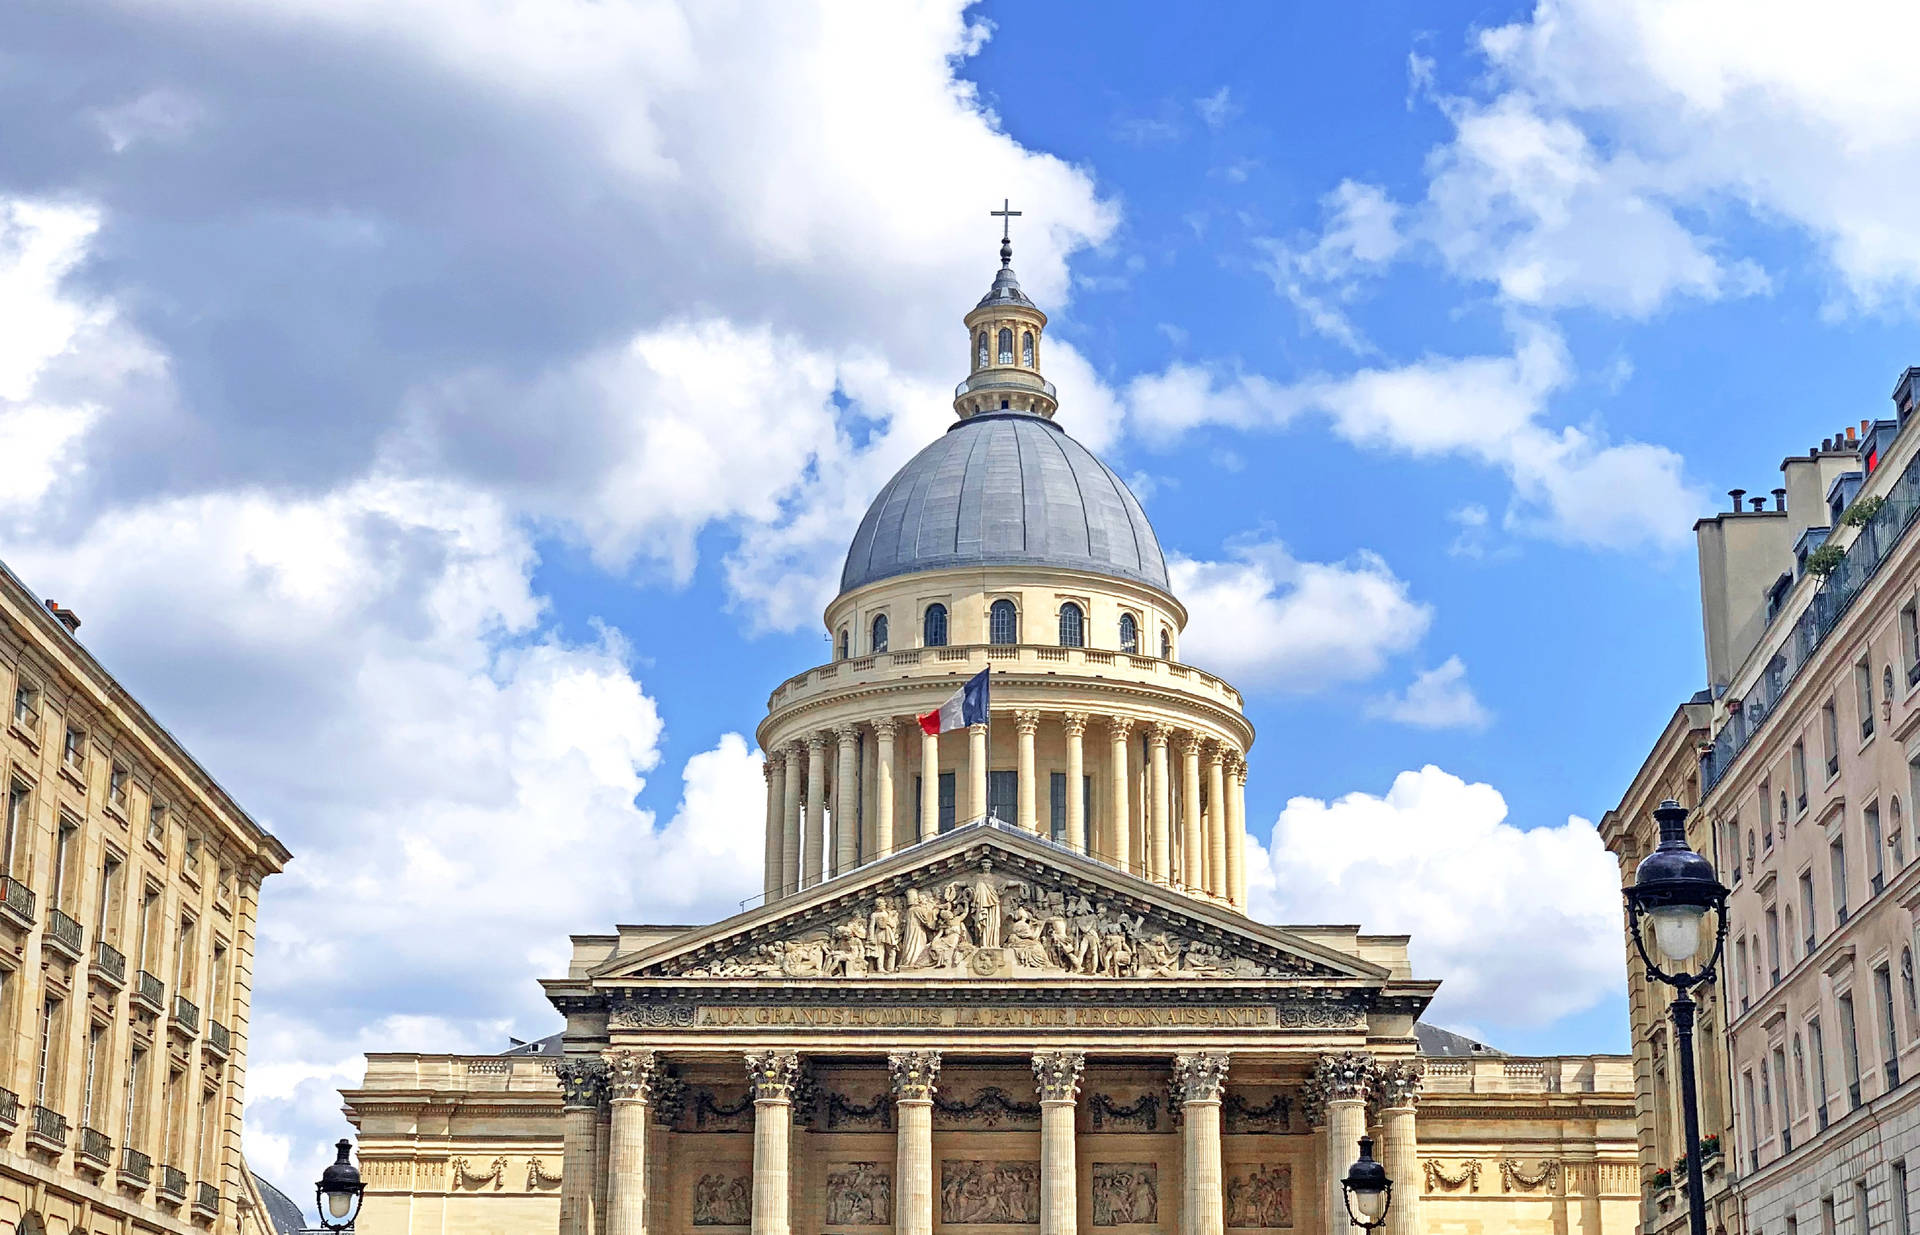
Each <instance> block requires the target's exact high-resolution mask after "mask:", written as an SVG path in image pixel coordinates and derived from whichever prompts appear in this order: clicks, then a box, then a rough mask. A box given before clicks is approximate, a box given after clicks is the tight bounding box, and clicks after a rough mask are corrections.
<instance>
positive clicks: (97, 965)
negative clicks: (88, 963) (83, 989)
mask: <svg viewBox="0 0 1920 1235" xmlns="http://www.w3.org/2000/svg"><path fill="white" fill-rule="evenodd" d="M93 976H94V977H96V978H99V979H100V980H101V981H102V982H105V983H106V984H107V985H108V986H111V987H112V988H113V989H114V990H119V989H120V988H121V987H123V986H125V985H126V984H127V957H126V954H125V953H123V952H121V951H120V949H118V948H116V947H114V946H113V945H112V944H110V943H108V942H107V941H106V940H104V939H102V940H100V941H99V942H98V943H96V944H94V945H93Z"/></svg>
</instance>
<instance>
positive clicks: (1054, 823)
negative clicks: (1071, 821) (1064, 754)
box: [1047, 772, 1085, 845]
mask: <svg viewBox="0 0 1920 1235" xmlns="http://www.w3.org/2000/svg"><path fill="white" fill-rule="evenodd" d="M1081 818H1083V819H1084V818H1085V816H1084V815H1083V816H1081ZM1047 835H1048V836H1051V837H1052V838H1053V839H1054V842H1055V843H1056V844H1062V845H1064V844H1066V843H1067V774H1066V773H1065V772H1051V773H1049V774H1048V775H1047Z"/></svg>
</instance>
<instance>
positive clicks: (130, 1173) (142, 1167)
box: [120, 1145, 153, 1186]
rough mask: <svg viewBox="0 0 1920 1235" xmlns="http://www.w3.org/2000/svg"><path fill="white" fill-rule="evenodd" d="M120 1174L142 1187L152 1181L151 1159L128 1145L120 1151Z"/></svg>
mask: <svg viewBox="0 0 1920 1235" xmlns="http://www.w3.org/2000/svg"><path fill="white" fill-rule="evenodd" d="M120 1174H121V1175H122V1176H124V1177H126V1178H127V1179H135V1180H139V1181H140V1183H141V1184H142V1185H143V1186H144V1185H146V1184H147V1183H149V1182H151V1181H152V1179H153V1159H152V1158H149V1157H148V1156H147V1155H145V1154H143V1153H141V1152H140V1151H139V1150H137V1149H135V1148H134V1147H133V1146H131V1145H128V1146H127V1147H126V1148H124V1149H122V1150H121V1151H120Z"/></svg>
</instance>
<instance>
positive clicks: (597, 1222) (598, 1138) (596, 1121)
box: [593, 1085, 613, 1235]
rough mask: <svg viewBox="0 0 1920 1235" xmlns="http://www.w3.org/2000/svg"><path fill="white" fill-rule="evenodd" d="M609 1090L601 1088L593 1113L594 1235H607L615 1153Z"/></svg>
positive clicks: (604, 1087)
mask: <svg viewBox="0 0 1920 1235" xmlns="http://www.w3.org/2000/svg"><path fill="white" fill-rule="evenodd" d="M607 1097H608V1090H607V1087H606V1086H605V1085H602V1086H601V1087H600V1105H599V1106H598V1107H597V1108H595V1110H594V1112H593V1235H607V1163H608V1162H609V1161H611V1160H612V1152H613V1111H612V1109H611V1108H610V1107H608V1106H607Z"/></svg>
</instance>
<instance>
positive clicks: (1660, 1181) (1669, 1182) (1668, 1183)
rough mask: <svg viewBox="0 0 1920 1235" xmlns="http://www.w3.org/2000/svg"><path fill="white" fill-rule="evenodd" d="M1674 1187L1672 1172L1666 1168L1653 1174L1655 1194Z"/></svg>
mask: <svg viewBox="0 0 1920 1235" xmlns="http://www.w3.org/2000/svg"><path fill="white" fill-rule="evenodd" d="M1672 1187H1673V1172H1672V1171H1670V1170H1668V1169H1667V1168H1666V1167H1664V1166H1663V1167H1661V1168H1660V1169H1659V1170H1657V1171H1655V1172H1654V1173H1653V1190H1654V1191H1655V1192H1665V1191H1667V1190H1668V1189H1670V1188H1672Z"/></svg>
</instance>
